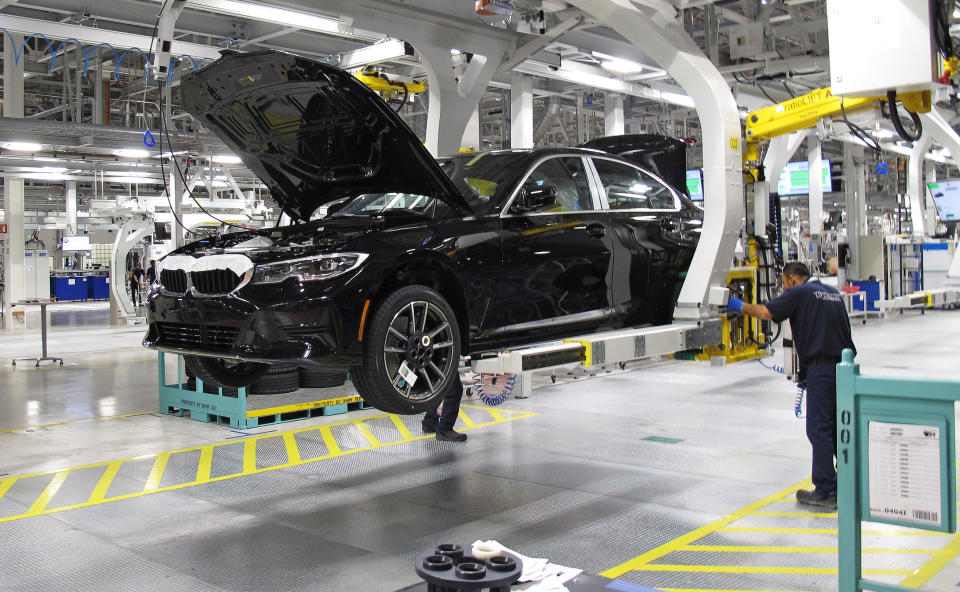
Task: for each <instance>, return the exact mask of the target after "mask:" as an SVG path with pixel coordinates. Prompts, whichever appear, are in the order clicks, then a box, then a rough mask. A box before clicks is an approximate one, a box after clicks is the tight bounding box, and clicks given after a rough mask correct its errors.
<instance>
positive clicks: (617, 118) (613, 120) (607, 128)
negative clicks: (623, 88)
mask: <svg viewBox="0 0 960 592" xmlns="http://www.w3.org/2000/svg"><path fill="white" fill-rule="evenodd" d="M623 130H624V124H623V95H620V94H617V93H607V94H606V95H604V97H603V133H604V135H607V136H622V135H623Z"/></svg>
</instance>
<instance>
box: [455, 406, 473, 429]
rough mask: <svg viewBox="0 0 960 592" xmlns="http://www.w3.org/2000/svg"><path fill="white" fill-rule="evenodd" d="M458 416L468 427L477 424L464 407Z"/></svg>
mask: <svg viewBox="0 0 960 592" xmlns="http://www.w3.org/2000/svg"><path fill="white" fill-rule="evenodd" d="M457 416H458V417H459V418H460V419H461V421H463V425H464V426H466V428H467V429H470V428H472V427H473V426H475V425H477V424H475V423H473V420H472V419H470V416H468V415H467V414H466V413H464V412H463V409H461V410H460V412H459V413H458V414H457Z"/></svg>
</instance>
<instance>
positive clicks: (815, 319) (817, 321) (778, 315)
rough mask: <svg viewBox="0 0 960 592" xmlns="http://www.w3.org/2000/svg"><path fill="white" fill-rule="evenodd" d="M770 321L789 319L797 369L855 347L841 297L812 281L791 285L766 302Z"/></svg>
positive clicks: (827, 287) (834, 356) (834, 291)
mask: <svg viewBox="0 0 960 592" xmlns="http://www.w3.org/2000/svg"><path fill="white" fill-rule="evenodd" d="M766 307H767V310H769V311H770V314H771V315H772V316H773V320H774V321H776V322H778V323H780V322H783V321H784V320H786V319H790V329H791V331H792V332H793V344H794V347H795V348H796V349H797V357H798V358H799V359H800V365H801V366H804V367H805V366H808V365H809V364H810V362H811V360H813V359H815V358H823V357H827V358H836V360H837V361H839V360H840V352H842V351H843V350H844V349H847V348H849V349H852V350H853V351H854V352H856V351H857V348H856V347H854V345H853V338H852V337H851V336H850V319H849V318H848V317H847V309H846V307H845V306H844V304H843V297H842V296H841V295H840V292H837V291H836V290H834V289H833V288H831V287H830V286H824V285H823V284H821V283H820V282H818V281H816V280H810V281H808V282H806V283H805V284H801V285H799V286H794V287H792V288H790V289H789V290H787V291H786V292H784V293H783V294H781V295H780V296H779V297H777V298H774V299H773V300H771V301H770V302H767V303H766Z"/></svg>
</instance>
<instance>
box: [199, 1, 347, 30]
mask: <svg viewBox="0 0 960 592" xmlns="http://www.w3.org/2000/svg"><path fill="white" fill-rule="evenodd" d="M190 7H191V8H206V9H208V10H212V11H215V12H219V13H221V14H223V13H227V14H232V15H234V16H242V17H244V18H246V19H249V20H252V21H265V22H268V23H275V24H278V25H287V26H289V27H297V28H298V29H307V30H310V31H320V32H325V33H339V32H340V27H341V25H342V23H341V22H340V21H339V20H336V19H332V18H327V17H324V16H319V15H316V14H310V13H307V12H300V11H299V10H288V9H285V8H276V7H274V6H268V5H266V4H259V3H253V2H236V1H235V0H190Z"/></svg>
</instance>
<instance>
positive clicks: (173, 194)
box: [169, 156, 188, 249]
mask: <svg viewBox="0 0 960 592" xmlns="http://www.w3.org/2000/svg"><path fill="white" fill-rule="evenodd" d="M174 158H176V157H175V156H174ZM169 187H170V189H169V191H170V201H172V202H173V221H172V222H171V224H170V229H171V230H172V231H173V232H172V233H171V236H172V237H173V248H174V249H179V248H180V247H182V246H183V226H182V225H181V222H182V221H183V200H184V198H185V197H186V193H187V191H188V189H187V188H186V187H184V186H183V181H182V180H181V179H180V173H178V172H177V166H176V163H174V162H172V161H171V162H170V184H169ZM178 220H179V221H178Z"/></svg>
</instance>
